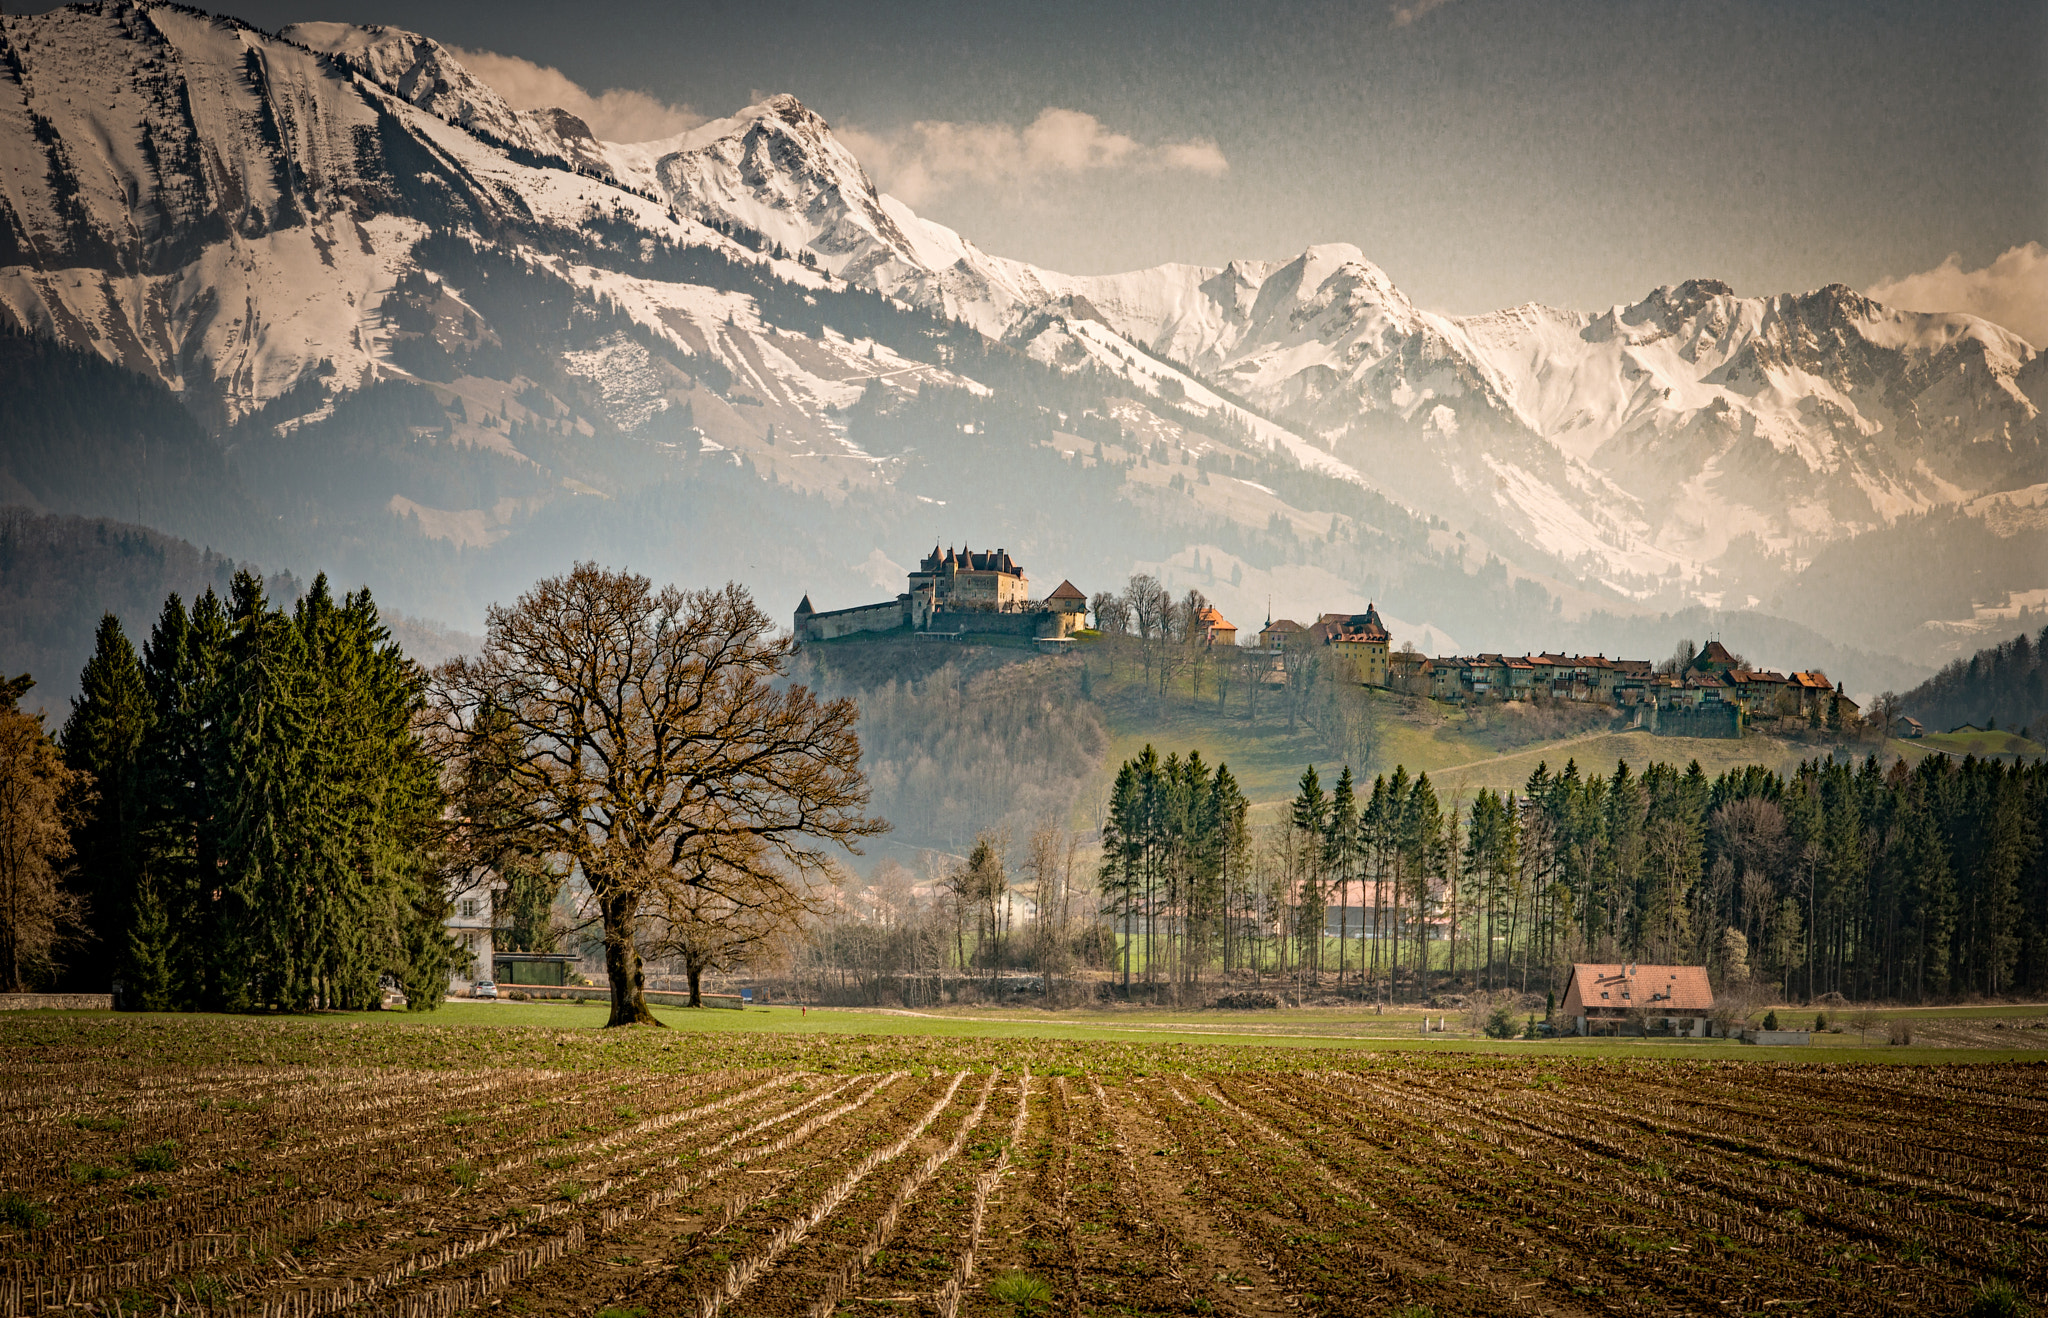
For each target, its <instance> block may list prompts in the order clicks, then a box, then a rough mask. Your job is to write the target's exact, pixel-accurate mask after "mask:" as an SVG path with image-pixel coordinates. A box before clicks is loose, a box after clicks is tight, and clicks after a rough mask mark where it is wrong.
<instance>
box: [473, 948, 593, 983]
mask: <svg viewBox="0 0 2048 1318" xmlns="http://www.w3.org/2000/svg"><path fill="white" fill-rule="evenodd" d="M579 960H581V958H580V957H573V956H562V955H558V954H552V953H546V952H500V953H498V954H497V956H495V957H493V958H492V959H491V971H492V974H493V976H494V977H495V978H496V979H497V981H498V988H499V989H500V990H501V991H502V990H504V989H507V988H561V987H562V986H563V985H565V984H567V983H569V982H570V980H571V979H573V978H575V970H574V967H575V965H576V963H577V962H578V961H579Z"/></svg>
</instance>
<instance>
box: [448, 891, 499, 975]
mask: <svg viewBox="0 0 2048 1318" xmlns="http://www.w3.org/2000/svg"><path fill="white" fill-rule="evenodd" d="M498 891H499V889H498V887H496V886H491V885H485V884H478V885H476V886H474V887H462V888H458V889H456V891H455V893H454V902H453V907H452V909H451V910H450V911H449V914H448V933H449V935H450V936H451V937H453V938H454V939H455V941H456V943H457V945H458V947H459V951H458V952H457V954H456V958H455V967H454V969H452V970H450V971H449V972H448V991H449V992H450V993H457V994H463V993H467V992H469V986H470V985H471V984H474V983H476V982H477V981H478V980H480V979H489V978H491V961H492V958H493V956H494V955H495V952H496V948H495V944H494V941H493V935H494V934H495V933H496V932H497V921H496V916H495V913H496V906H497V903H496V897H497V894H498Z"/></svg>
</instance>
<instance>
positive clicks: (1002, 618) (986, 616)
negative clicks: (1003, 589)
mask: <svg viewBox="0 0 2048 1318" xmlns="http://www.w3.org/2000/svg"><path fill="white" fill-rule="evenodd" d="M1070 616H1072V615H1069V614H1061V613H1055V612H1054V611H1053V610H1051V609H1034V610H1033V611H1031V612H1030V613H996V612H994V611H992V610H987V609H961V610H946V609H941V610H939V611H938V612H937V613H935V614H933V615H932V620H931V624H930V625H929V626H928V627H926V628H925V629H924V630H926V631H928V632H930V633H932V634H933V635H936V636H947V635H958V634H961V633H965V634H967V635H971V636H1030V637H1037V636H1066V635H1071V631H1070V630H1068V629H1066V628H1065V627H1064V626H1063V624H1062V619H1064V618H1066V617H1070Z"/></svg>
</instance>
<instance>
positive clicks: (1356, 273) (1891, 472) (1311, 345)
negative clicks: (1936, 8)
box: [612, 96, 2048, 595]
mask: <svg viewBox="0 0 2048 1318" xmlns="http://www.w3.org/2000/svg"><path fill="white" fill-rule="evenodd" d="M612 151H613V155H612V159H614V160H615V161H619V162H621V163H620V167H619V168H618V172H619V175H620V176H621V177H622V178H629V179H631V180H632V181H634V182H637V183H640V184H641V185H643V186H653V187H655V188H658V190H659V192H660V194H661V195H663V196H665V197H666V198H668V199H669V200H670V201H671V202H672V203H673V204H674V206H675V207H676V208H677V210H678V211H679V212H681V213H683V214H686V215H690V216H693V217H695V218H698V219H702V220H705V221H708V222H711V223H722V224H729V225H742V226H745V227H747V228H750V229H753V230H755V231H757V232H759V233H761V234H763V235H765V236H767V237H768V238H770V239H772V240H773V241H774V242H775V243H777V244H780V245H781V246H782V247H783V248H785V249H786V250H788V251H791V252H808V253H810V254H811V255H812V256H813V257H815V258H816V260H817V262H818V264H819V266H820V267H821V268H823V269H825V270H828V271H830V272H831V273H833V274H836V275H839V276H841V277H843V278H846V279H849V280H852V281H854V282H856V283H860V284H863V285H865V286H868V287H871V288H874V289H876V290H877V291H880V292H884V293H887V294H889V295H891V296H894V297H899V298H902V299H904V300H905V301H908V302H910V303H912V304H914V305H917V306H921V307H924V308H926V309H929V310H931V311H934V312H936V313H939V314H943V315H946V316H949V317H955V318H959V319H962V320H965V321H966V322H968V323H969V324H972V325H974V326H976V327H977V328H979V329H981V330H982V331H983V332H984V333H988V334H990V335H992V336H995V337H1001V338H1007V339H1009V340H1011V341H1012V342H1018V343H1021V344H1024V345H1025V346H1027V347H1028V349H1029V350H1030V351H1031V352H1032V353H1033V355H1035V356H1038V357H1040V358H1041V359H1044V360H1047V361H1051V362H1055V363H1062V362H1063V363H1068V364H1074V363H1079V362H1082V361H1088V362H1090V363H1091V364H1095V365H1101V364H1103V362H1104V359H1105V354H1104V352H1103V351H1101V350H1100V349H1101V347H1102V346H1103V345H1101V344H1100V343H1099V342H1091V335H1090V334H1088V333H1086V332H1079V331H1077V330H1076V329H1075V326H1076V325H1078V324H1086V323H1091V322H1092V323H1094V324H1097V325H1100V326H1102V327H1105V328H1106V329H1108V330H1109V331H1111V332H1112V334H1113V335H1114V336H1116V337H1117V338H1120V339H1122V340H1124V341H1125V343H1126V344H1127V345H1135V346H1136V347H1138V348H1141V349H1143V351H1144V353H1145V354H1146V355H1148V356H1150V357H1153V358H1159V359H1164V360H1165V361H1166V362H1168V363H1172V364H1175V365H1178V366H1181V367H1183V368H1186V369H1187V370H1188V371H1189V372H1190V373H1192V374H1193V375H1194V376H1196V377H1198V378H1199V379H1200V380H1202V381H1203V382H1204V383H1207V384H1209V385H1212V386H1216V387H1220V388H1221V389H1222V390H1223V391H1224V392H1225V393H1226V394H1227V395H1228V396H1230V397H1234V398H1240V399H1243V400H1244V401H1246V402H1248V403H1250V404H1252V405H1253V406H1254V407H1255V408H1256V409H1258V410H1259V411H1261V412H1263V413H1265V414H1267V415H1268V416H1270V417H1272V418H1273V419H1275V420H1277V421H1279V422H1281V423H1283V424H1284V425H1286V426H1287V427H1288V428H1290V429H1291V430H1293V431H1294V432H1295V433H1297V434H1300V435H1306V436H1311V437H1313V438H1314V439H1315V440H1316V441H1318V442H1320V443H1321V444H1322V445H1324V446H1326V447H1327V448H1328V449H1330V450H1331V452H1332V453H1334V454H1335V455H1336V456H1337V457H1338V459H1339V460H1340V461H1343V462H1345V463H1346V464H1348V465H1349V466H1350V467H1351V468H1353V469H1354V470H1355V471H1356V472H1357V473H1359V474H1360V475H1361V477H1362V478H1363V479H1365V480H1368V481H1370V482H1371V483H1373V484H1375V485H1377V486H1379V487H1382V488H1386V489H1389V490H1392V491H1394V492H1396V493H1398V494H1399V495H1400V496H1401V497H1402V498H1404V499H1405V500H1406V501H1408V502H1409V503H1411V504H1412V505H1414V506H1416V507H1420V508H1428V509H1431V510H1433V511H1438V512H1443V513H1447V514H1451V515H1453V517H1454V520H1458V521H1468V520H1482V521H1489V522H1492V521H1504V522H1505V523H1506V524H1507V525H1509V526H1510V527H1512V528H1513V529H1514V531H1515V532H1517V533H1518V534H1519V535H1520V536H1521V537H1522V538H1523V539H1525V540H1526V541H1528V542H1529V543H1531V544H1533V545H1535V546H1537V547H1539V548H1540V549H1542V550H1544V551H1546V552H1548V553H1550V554H1552V555H1554V556H1556V557H1558V558H1562V559H1565V560H1576V559H1580V558H1582V557H1583V556H1587V555H1590V556H1592V557H1593V558H1595V559H1598V560H1601V561H1602V562H1603V563H1604V564H1605V565H1606V567H1607V571H1606V574H1605V575H1607V576H1608V577H1609V578H1610V579H1611V580H1612V582H1613V583H1614V584H1616V585H1618V586H1621V587H1623V588H1624V589H1628V590H1631V591H1634V592H1637V593H1643V592H1647V591H1648V590H1649V589H1650V588H1651V583H1654V582H1656V581H1659V580H1661V579H1663V578H1666V577H1668V576H1671V575H1673V574H1677V575H1680V576H1682V577H1687V578H1697V577H1700V576H1701V575H1702V573H1703V572H1704V571H1705V570H1706V569H1707V568H1709V566H1710V565H1711V564H1713V563H1714V562H1715V561H1716V560H1718V559H1719V558H1721V557H1722V556H1723V555H1724V554H1725V553H1726V552H1727V551H1728V549H1729V546H1730V545H1731V544H1732V543H1733V542H1735V541H1736V540H1738V539H1740V538H1743V537H1746V536H1754V537H1755V538H1756V541H1757V543H1758V544H1759V545H1760V546H1761V547H1762V548H1763V549H1764V550H1765V551H1767V552H1782V553H1792V554H1794V555H1795V556H1796V554H1797V552H1798V549H1799V546H1801V545H1802V544H1803V543H1805V542H1809V541H1814V540H1828V539H1833V538H1836V537H1839V536H1842V535H1845V534H1851V533H1855V532H1858V531H1863V530H1869V529H1871V528H1873V527H1878V526H1882V525H1884V524H1885V523H1887V522H1889V521H1891V520H1892V519H1894V518H1896V517H1897V516H1899V515H1900V514H1902V513H1908V512H1922V511H1925V510H1927V509H1928V508H1931V507H1934V506H1936V505H1940V504H1947V503H1952V502H1956V501H1958V500H1966V499H1974V498H1980V497H1984V496H1986V495H1989V494H1993V493H1996V492H2005V491H2019V490H2024V489H2026V488H2028V487H2030V486H2032V485H2034V484H2036V483H2039V482H2040V481H2042V480H2043V479H2048V460H2044V449H2043V426H2042V412H2041V406H2040V402H2039V400H2038V399H2037V398H2035V397H2032V396H2030V394H2029V385H2028V380H2029V379H2032V380H2034V381H2036V383H2034V384H2033V385H2032V389H2033V391H2034V392H2035V393H2039V391H2040V385H2039V383H2038V381H2039V380H2040V378H2041V377H2042V374H2043V368H2042V367H2040V366H2037V365H2034V363H2037V362H2038V361H2039V356H2040V355H2039V353H2038V352H2037V351H2036V350H2035V349H2034V348H2033V347H2032V346H2031V345H2029V344H2027V343H2026V342H2024V341H2023V340H2021V339H2020V338H2019V337H2018V336H2017V335H2014V334H2012V333H2010V332H2009V331H2006V330H2003V329H2001V328H1999V327H1998V326H1996V325H1992V324H1990V323H1989V322H1986V321H1983V320H1979V319H1977V318H1975V317H1971V316H1967V315H1962V314H1946V315H1929V314H1923V313H1914V312H1904V311H1898V310H1894V309H1891V308H1887V307H1883V306H1880V305H1878V304H1877V303H1874V302H1872V301H1870V300H1869V299H1867V298H1864V297H1862V296H1860V295H1858V294H1856V293H1853V292H1851V291H1850V290H1848V289H1845V288H1842V287H1840V286H1839V285H1837V286H1831V287H1829V288H1825V289H1821V290H1819V291H1817V292H1812V293H1807V294H1802V295H1780V296H1774V297H1751V298H1740V297H1737V296H1736V295H1735V293H1734V291H1733V290H1732V289H1730V288H1729V287H1728V286H1727V285H1725V284H1721V283H1718V282H1716V281H1711V280H1692V281H1688V282H1686V283H1684V284H1681V285H1678V286H1675V287H1666V288H1661V289H1657V290H1655V291H1653V292H1651V293H1650V294H1649V295H1648V296H1647V297H1645V298H1644V299H1642V300H1641V301H1640V302H1637V303H1635V304H1634V305H1632V306H1625V307H1624V306H1617V307H1613V308H1610V309H1608V310H1607V311H1605V312H1597V313H1596V312H1582V311H1569V310H1560V309H1557V308H1551V307H1543V306H1536V305H1528V306H1522V307H1515V308H1510V309H1508V310H1505V311H1499V312H1494V313H1490V314H1488V315H1483V316H1474V317H1448V316H1440V315H1436V314H1433V313H1430V312H1426V311H1423V310H1420V309H1418V308H1417V307H1415V306H1414V305H1413V304H1412V303H1411V302H1410V301H1409V299H1408V298H1407V297H1406V296H1405V295H1404V294H1403V293H1402V292H1401V290H1400V289H1399V288H1398V287H1396V286H1395V284H1394V283H1393V281H1392V279H1390V278H1389V277H1388V275H1387V274H1386V272H1385V271H1384V270H1382V269H1380V268H1379V267H1378V266H1375V265H1374V264H1372V263H1371V262H1370V261H1368V260H1366V259H1365V257H1364V255H1363V254H1362V253H1361V252H1359V251H1358V249H1356V248H1354V247H1351V246H1349V245H1345V244H1329V245H1324V246H1316V247H1311V248H1309V249H1308V250H1306V251H1304V252H1303V253H1301V254H1300V255H1299V256H1297V257H1296V258H1295V259H1293V260H1292V261H1286V262H1258V261H1237V262H1233V263H1231V264H1230V265H1228V266H1226V267H1223V268H1221V269H1216V268H1207V267H1200V266H1189V265H1167V266H1161V267H1158V268H1155V269H1151V270H1142V271H1136V272H1132V273H1129V274H1122V275H1110V276H1081V277H1076V276H1068V275H1062V274H1058V273H1056V272H1052V271H1047V270H1043V269H1040V268H1038V267H1034V266H1030V265H1027V264H1024V263H1021V262H1016V261H1010V260H1005V259H1003V258H999V257H993V256H990V255H988V254H987V253H985V252H982V251H981V250H980V249H979V248H977V247H975V246H974V244H972V243H971V242H969V241H967V240H965V239H963V238H961V237H960V235H958V234H956V233H954V232H953V231H952V230H950V229H947V228H945V227H944V226H941V225H938V224H934V223H932V222H930V221H926V220H923V219H921V218H919V217H918V216H916V215H915V214H913V213H912V212H911V211H910V210H909V208H907V207H905V206H904V205H902V204H901V203H900V202H898V201H896V200H895V199H893V198H891V197H888V196H885V195H882V194H880V193H879V192H878V191H877V190H876V188H875V186H874V184H873V183H872V181H871V180H870V179H869V178H868V176H867V175H866V173H865V171H863V170H862V169H861V167H860V165H859V163H858V161H857V160H855V159H854V157H853V156H852V154H851V153H850V152H848V151H847V150H846V149H845V147H844V146H843V145H841V144H840V143H839V142H838V141H837V140H836V139H834V138H833V137H832V135H831V132H830V129H829V126H828V125H827V124H826V123H825V122H824V121H823V120H822V119H820V118H819V117H818V116H817V115H816V114H814V113H812V112H810V111H809V110H807V109H805V108H804V107H803V106H802V105H800V104H799V103H798V102H797V101H796V100H795V99H794V98H793V97H788V96H778V97H775V98H773V99H771V100H769V101H766V102H763V103H762V104H760V105H757V106H753V107H750V108H749V109H747V110H745V111H743V112H742V113H740V114H739V115H736V116H734V117H733V118H731V119H727V120H721V121H719V122H718V123H715V124H708V125H705V126H704V127H702V128H700V129H698V130H695V131H693V132H692V133H690V134H688V135H686V136H685V137H684V138H681V139H677V140H676V141H674V142H670V143H650V144H645V145H642V146H638V147H628V148H613V149H612ZM1092 338H1093V339H1094V340H1099V339H1100V338H1101V336H1100V335H1099V334H1098V335H1093V336H1092ZM1110 352H1111V353H1112V354H1113V353H1115V352H1116V349H1115V348H1114V347H1111V348H1110ZM1123 355H1124V356H1125V357H1126V358H1128V357H1129V356H1130V354H1129V353H1128V352H1125V353H1124V354H1123ZM1133 369H1135V370H1137V371H1138V372H1139V373H1140V374H1145V375H1154V374H1158V372H1156V370H1155V369H1154V364H1153V363H1147V364H1145V365H1144V366H1143V367H1134V368H1133ZM1701 589H1702V590H1703V591H1706V592H1708V593H1712V594H1717V595H1718V594H1719V593H1720V590H1721V587H1720V585H1718V584H1717V583H1713V582H1711V581H1703V582H1702V585H1701Z"/></svg>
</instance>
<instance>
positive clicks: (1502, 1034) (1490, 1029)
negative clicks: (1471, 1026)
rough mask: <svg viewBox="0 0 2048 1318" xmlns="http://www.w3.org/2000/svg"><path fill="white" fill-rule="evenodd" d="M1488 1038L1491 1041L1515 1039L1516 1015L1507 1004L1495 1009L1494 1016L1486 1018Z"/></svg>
mask: <svg viewBox="0 0 2048 1318" xmlns="http://www.w3.org/2000/svg"><path fill="white" fill-rule="evenodd" d="M1486 1037H1487V1038H1489V1039H1512V1038H1514V1037H1515V1014H1514V1013H1513V1012H1511V1011H1509V1010H1508V1009H1507V1006H1506V1004H1502V1005H1501V1006H1498V1007H1495V1008H1494V1009H1493V1014H1492V1015H1491V1016H1488V1017H1487V1018H1486Z"/></svg>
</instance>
